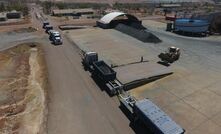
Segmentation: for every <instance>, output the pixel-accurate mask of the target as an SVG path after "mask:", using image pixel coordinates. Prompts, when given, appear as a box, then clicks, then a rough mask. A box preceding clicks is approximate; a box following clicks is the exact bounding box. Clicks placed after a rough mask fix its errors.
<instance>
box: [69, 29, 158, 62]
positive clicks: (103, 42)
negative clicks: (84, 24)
mask: <svg viewBox="0 0 221 134" xmlns="http://www.w3.org/2000/svg"><path fill="white" fill-rule="evenodd" d="M68 37H69V38H70V40H72V41H73V42H75V44H76V45H77V46H78V47H79V48H80V49H81V50H83V51H96V52H97V53H98V54H99V58H101V59H103V60H105V61H106V62H107V63H108V64H109V65H110V64H113V65H124V64H128V63H133V62H138V61H140V59H141V56H143V57H144V60H151V59H153V57H151V56H150V55H149V54H150V53H154V52H153V51H151V50H150V49H145V47H143V46H142V45H143V43H142V42H140V41H138V40H136V39H134V38H133V37H130V36H128V35H126V34H123V33H121V32H119V31H116V30H113V29H109V30H103V29H100V28H90V29H89V28H88V29H79V30H73V31H69V33H68ZM145 44H147V45H149V43H145ZM157 54H158V53H156V54H155V57H154V58H158V57H157Z"/></svg>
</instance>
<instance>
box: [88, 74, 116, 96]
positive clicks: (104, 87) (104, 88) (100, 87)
mask: <svg viewBox="0 0 221 134" xmlns="http://www.w3.org/2000/svg"><path fill="white" fill-rule="evenodd" d="M91 78H92V79H93V80H94V82H95V83H96V85H97V86H98V87H99V89H100V90H101V91H102V92H103V91H105V92H106V93H107V94H108V95H109V96H110V97H113V95H111V94H110V93H109V92H108V87H107V86H106V85H105V84H104V83H103V81H101V80H100V79H99V78H97V77H94V75H91Z"/></svg>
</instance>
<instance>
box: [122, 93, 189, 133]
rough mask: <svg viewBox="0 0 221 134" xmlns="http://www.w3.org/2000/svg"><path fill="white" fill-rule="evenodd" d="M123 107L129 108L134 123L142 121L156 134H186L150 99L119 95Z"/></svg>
mask: <svg viewBox="0 0 221 134" xmlns="http://www.w3.org/2000/svg"><path fill="white" fill-rule="evenodd" d="M119 99H120V104H121V108H124V109H126V110H128V112H129V114H130V117H131V118H132V121H133V123H136V122H138V121H139V122H141V123H143V124H144V125H145V126H146V127H147V128H148V130H150V131H151V132H153V133H154V134H184V133H185V130H184V129H183V128H181V127H180V126H179V125H178V124H176V123H175V122H174V121H173V120H172V119H171V118H170V117H169V116H168V115H166V113H164V112H163V111H162V110H161V109H160V108H159V107H158V106H156V105H155V104H154V103H153V102H151V101H150V100H149V99H143V100H136V99H135V98H134V97H133V96H131V95H129V94H120V95H119Z"/></svg>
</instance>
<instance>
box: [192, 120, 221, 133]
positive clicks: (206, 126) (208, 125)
mask: <svg viewBox="0 0 221 134" xmlns="http://www.w3.org/2000/svg"><path fill="white" fill-rule="evenodd" d="M220 133H221V127H220V126H218V125H217V124H215V123H214V122H212V121H206V122H204V123H203V124H201V125H200V126H199V127H197V128H196V129H194V130H193V131H192V132H191V134H220Z"/></svg>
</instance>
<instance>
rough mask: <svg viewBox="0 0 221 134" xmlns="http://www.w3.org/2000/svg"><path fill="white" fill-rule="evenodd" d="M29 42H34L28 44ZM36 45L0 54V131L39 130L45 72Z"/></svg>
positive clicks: (26, 132)
mask: <svg viewBox="0 0 221 134" xmlns="http://www.w3.org/2000/svg"><path fill="white" fill-rule="evenodd" d="M30 45H37V46H36V47H30ZM45 74H46V67H45V63H44V58H43V51H42V49H41V47H40V46H39V44H35V43H26V44H20V45H18V46H16V47H13V48H10V49H8V50H5V51H2V52H1V53H0V84H1V85H3V86H1V87H0V133H5V134H6V133H7V134H9V133H13V134H17V133H22V134H36V133H43V132H44V129H45V126H44V122H45V116H44V115H45V114H46V113H47V110H46V88H47V75H45Z"/></svg>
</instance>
